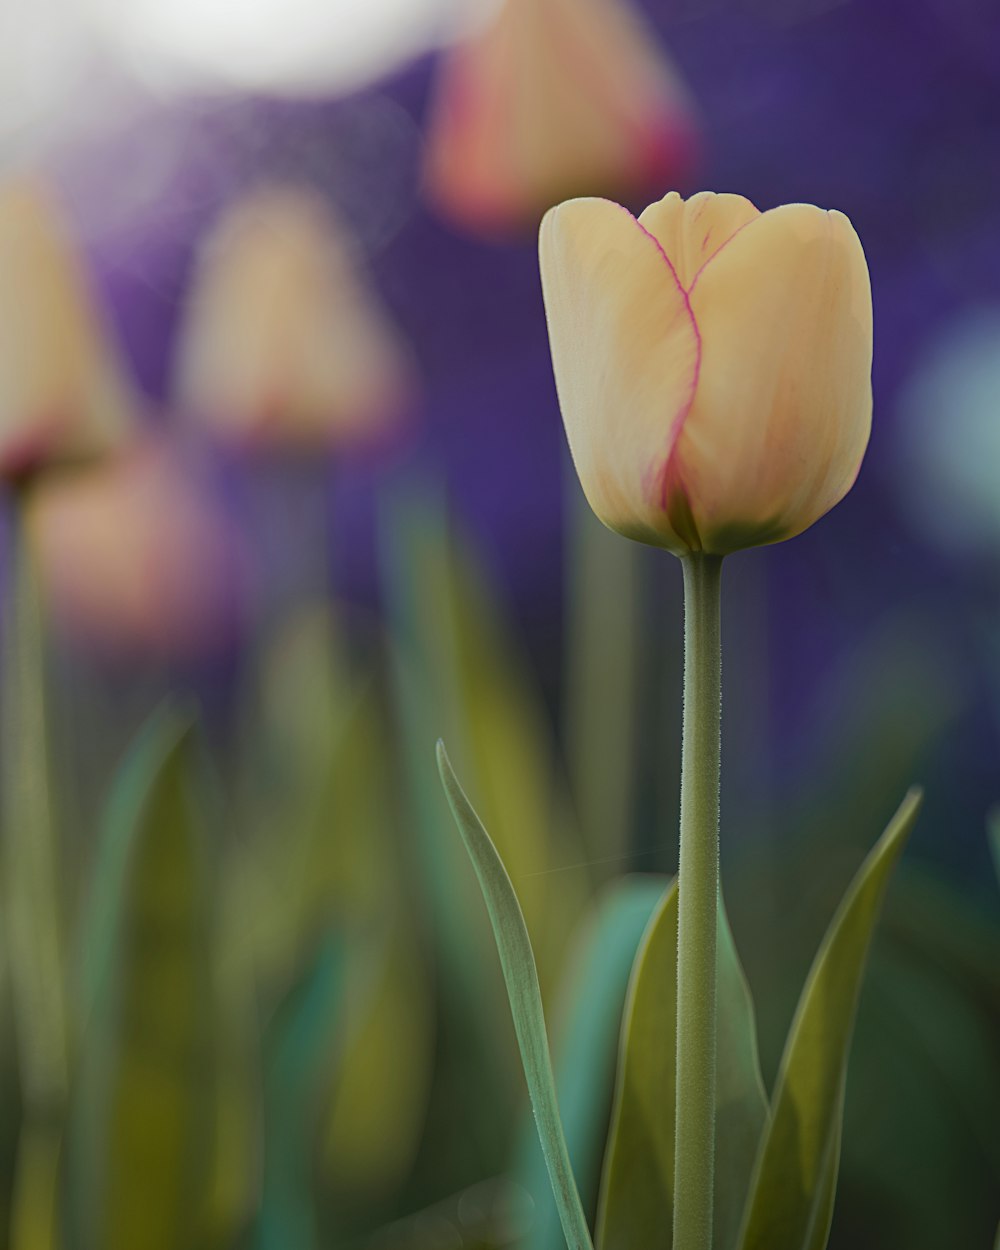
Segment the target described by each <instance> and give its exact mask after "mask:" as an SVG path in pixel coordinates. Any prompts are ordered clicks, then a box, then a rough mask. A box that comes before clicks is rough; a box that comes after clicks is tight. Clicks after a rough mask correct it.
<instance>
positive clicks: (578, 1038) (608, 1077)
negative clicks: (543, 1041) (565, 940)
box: [518, 876, 664, 1250]
mask: <svg viewBox="0 0 1000 1250" xmlns="http://www.w3.org/2000/svg"><path fill="white" fill-rule="evenodd" d="M663 888H664V882H663V878H661V877H654V876H647V877H642V876H632V877H626V878H624V879H623V880H621V881H617V882H615V883H614V884H613V885H611V886H610V887H609V888H607V889H606V890H605V891H604V892H603V895H602V897H601V898H600V899H599V900H598V901H597V902H596V903H595V904H594V906H593V908H592V910H591V913H590V915H589V916H588V917H587V918H586V921H585V922H584V924H583V926H582V932H581V934H580V935H579V937H578V939H577V942H576V946H575V949H574V951H573V953H572V955H571V964H570V967H569V969H568V971H567V975H566V980H565V982H564V988H563V991H562V993H561V994H560V997H559V1001H558V1002H557V1005H556V1017H557V1019H558V1021H559V1028H558V1029H557V1030H556V1039H557V1044H556V1048H555V1052H556V1053H555V1073H556V1089H557V1091H558V1094H559V1106H560V1108H561V1111H562V1120H563V1127H564V1129H565V1133H566V1141H567V1145H568V1148H569V1154H570V1160H571V1162H572V1164H573V1172H574V1175H575V1176H576V1178H577V1181H578V1184H579V1187H580V1191H581V1197H582V1201H583V1205H584V1209H585V1210H587V1211H592V1210H593V1209H594V1207H595V1206H596V1202H597V1189H598V1183H599V1180H600V1168H601V1158H602V1156H603V1153H604V1143H605V1139H606V1137H607V1129H608V1113H609V1110H610V1107H611V1099H612V1094H613V1092H614V1077H615V1067H616V1058H617V1053H618V1036H619V1033H620V1032H621V1018H622V1011H623V1009H624V1006H625V994H626V991H627V989H628V982H629V976H630V974H631V971H632V965H633V964H634V962H635V955H636V950H637V949H638V946H639V943H640V941H641V939H642V936H643V933H644V932H645V930H646V926H647V925H648V924H649V918H650V916H651V915H652V914H653V911H654V910H655V909H656V906H657V904H658V903H659V901H660V899H661V898H662V897H663ZM526 1136H527V1135H526ZM518 1175H519V1176H520V1178H521V1180H522V1183H523V1185H524V1188H525V1189H526V1190H527V1192H528V1194H530V1196H531V1198H532V1201H533V1202H534V1212H535V1214H534V1219H533V1220H532V1223H531V1228H530V1231H529V1232H528V1233H527V1234H526V1236H525V1237H524V1239H523V1243H522V1246H523V1250H551V1247H552V1246H553V1245H558V1244H559V1213H558V1211H557V1210H556V1206H555V1202H554V1200H553V1197H552V1190H551V1186H550V1185H549V1182H548V1176H547V1174H546V1170H545V1162H544V1159H543V1158H542V1155H541V1152H540V1150H539V1145H538V1138H537V1134H536V1133H535V1131H534V1126H533V1125H532V1126H530V1137H529V1138H528V1139H527V1140H526V1141H525V1143H524V1145H523V1147H522V1152H521V1160H520V1166H519V1168H518Z"/></svg>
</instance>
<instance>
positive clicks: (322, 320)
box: [176, 187, 413, 451]
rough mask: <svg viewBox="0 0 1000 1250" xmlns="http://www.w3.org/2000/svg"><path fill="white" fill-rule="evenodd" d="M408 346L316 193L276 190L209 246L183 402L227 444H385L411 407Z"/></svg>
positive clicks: (197, 283) (229, 220)
mask: <svg viewBox="0 0 1000 1250" xmlns="http://www.w3.org/2000/svg"><path fill="white" fill-rule="evenodd" d="M412 389H413V366H412V362H411V359H410V354H409V351H408V349H407V347H406V345H405V343H404V341H403V340H402V338H401V336H400V335H399V333H398V332H397V331H396V329H395V327H394V326H393V325H392V323H391V321H390V319H389V317H388V315H387V314H386V312H385V311H384V310H383V309H382V307H381V306H380V304H379V301H378V299H377V297H376V295H375V293H374V292H373V291H372V290H371V289H370V287H369V285H368V282H367V279H366V277H365V275H364V273H363V269H362V266H361V263H360V258H359V256H358V255H357V253H356V250H355V248H354V247H353V245H352V241H351V239H350V237H349V236H348V235H347V233H346V230H345V227H344V226H343V225H342V224H341V223H340V222H339V221H338V220H337V219H336V217H335V216H334V213H333V210H332V208H331V207H330V206H329V205H328V204H327V203H326V202H325V201H324V200H323V199H322V198H321V197H320V196H319V195H317V194H315V193H312V192H310V191H307V190H299V189H291V188H279V187H274V188H267V189H262V190H259V191H256V192H254V193H252V194H250V195H249V196H247V198H245V199H243V200H241V201H239V202H237V203H236V204H235V206H234V207H232V208H231V209H230V210H229V211H228V212H227V213H226V214H224V216H223V217H222V220H221V221H220V222H219V224H218V226H217V228H216V229H215V230H214V232H212V234H211V235H210V237H209V238H208V240H207V242H206V243H205V245H204V247H203V249H202V252H201V256H200V260H199V263H198V266H197V271H196V274H195V277H194V281H193V285H192V287H191V291H190V298H189V303H188V307H187V311H186V318H185V322H184V326H183V330H182V334H181V343H180V348H179V355H178V361H177V373H176V399H177V403H178V405H179V406H180V408H181V409H182V410H183V411H184V412H185V413H186V414H188V415H189V416H190V417H191V420H192V421H196V422H199V423H202V424H203V425H204V427H205V428H207V429H208V430H209V431H210V432H211V434H212V435H213V436H214V437H215V438H217V439H218V440H219V441H220V442H223V443H228V444H231V445H237V446H245V447H261V446H265V447H286V448H288V449H294V450H299V451H318V450H323V449H333V448H337V447H342V446H344V445H345V444H357V443H363V444H370V443H378V442H380V441H381V440H382V439H384V438H385V437H387V436H388V435H390V434H391V433H392V432H393V431H394V430H395V429H396V428H397V427H398V425H399V423H400V421H401V418H402V417H403V416H404V415H405V412H406V409H407V406H408V403H409V400H410V396H411V394H412Z"/></svg>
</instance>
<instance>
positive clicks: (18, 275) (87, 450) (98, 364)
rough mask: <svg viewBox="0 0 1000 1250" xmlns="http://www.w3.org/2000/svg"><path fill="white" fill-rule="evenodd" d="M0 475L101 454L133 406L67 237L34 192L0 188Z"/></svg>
mask: <svg viewBox="0 0 1000 1250" xmlns="http://www.w3.org/2000/svg"><path fill="white" fill-rule="evenodd" d="M0 274H2V281H0V476H3V477H5V478H7V479H17V478H22V477H25V476H27V475H30V474H32V473H33V472H35V471H36V470H37V469H39V468H42V467H44V466H46V465H49V464H52V463H55V462H65V461H74V460H82V459H86V458H89V457H91V456H94V455H97V454H100V453H102V452H105V451H107V450H108V449H110V448H111V447H113V446H114V445H115V443H117V442H118V441H119V440H120V439H121V438H122V437H123V435H124V434H125V433H126V431H127V430H128V427H129V424H130V421H131V417H132V412H133V406H134V401H133V397H132V395H131V393H130V388H129V384H128V383H127V381H126V378H125V374H124V373H123V370H122V366H121V362H120V360H119V358H118V355H117V351H116V349H115V347H114V346H113V345H112V342H111V341H110V339H109V337H108V335H107V334H106V332H105V326H104V322H103V318H102V316H101V313H100V310H99V309H98V307H97V305H96V304H95V302H94V300H93V298H92V296H91V292H90V290H89V287H88V282H87V278H86V274H85V273H84V270H83V267H82V263H81V261H80V260H79V258H78V257H77V256H76V254H75V250H74V246H73V241H72V237H71V235H70V233H69V231H68V228H67V226H66V225H65V224H64V222H63V221H62V219H61V217H60V214H59V212H58V210H57V209H56V207H55V205H54V204H53V203H52V202H51V200H50V198H49V196H48V195H47V193H46V191H45V190H44V188H43V187H42V186H41V185H35V184H33V183H31V182H29V181H19V180H12V181H9V182H7V183H6V184H3V185H0Z"/></svg>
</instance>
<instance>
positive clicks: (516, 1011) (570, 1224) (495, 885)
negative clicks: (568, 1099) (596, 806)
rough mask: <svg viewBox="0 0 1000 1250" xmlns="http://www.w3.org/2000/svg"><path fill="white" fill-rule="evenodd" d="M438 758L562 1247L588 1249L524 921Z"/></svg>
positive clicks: (490, 848) (491, 850)
mask: <svg viewBox="0 0 1000 1250" xmlns="http://www.w3.org/2000/svg"><path fill="white" fill-rule="evenodd" d="M437 757H438V768H439V770H440V773H441V781H442V783H443V785H444V788H445V793H446V794H447V796H448V803H449V805H450V807H451V810H452V814H453V815H454V817H455V823H456V824H457V825H458V828H459V832H460V833H461V835H462V840H463V841H464V843H465V847H466V850H467V851H468V852H469V856H470V858H471V859H472V863H473V867H474V868H475V870H476V876H477V877H478V878H479V884H480V886H481V888H482V891H483V898H484V899H485V901H486V908H487V911H488V912H489V916H490V921H491V923H492V926H493V933H494V935H495V937H496V943H497V949H498V951H499V954H500V963H501V966H502V968H503V974H504V980H505V981H506V983H507V992H508V995H509V998H510V1007H511V1013H512V1015H513V1017H514V1029H515V1032H516V1033H517V1040H518V1044H519V1046H520V1048H521V1058H522V1061H523V1064H524V1075H525V1078H526V1080H527V1083H528V1093H529V1095H530V1096H531V1105H532V1108H533V1110H534V1113H535V1121H536V1124H537V1126H538V1136H539V1139H540V1141H541V1145H542V1152H543V1154H544V1155H545V1161H546V1164H547V1166H548V1170H549V1179H550V1181H551V1183H552V1189H553V1192H554V1194H555V1200H556V1204H557V1206H558V1208H559V1214H560V1218H561V1220H562V1225H563V1233H564V1236H565V1238H566V1243H567V1245H568V1247H569V1250H592V1243H591V1239H590V1232H589V1230H588V1228H587V1220H586V1217H585V1216H584V1213H583V1208H582V1206H581V1205H580V1195H579V1193H578V1192H577V1188H576V1182H575V1180H574V1178H573V1169H572V1166H571V1164H570V1160H569V1152H568V1150H567V1148H566V1138H565V1136H564V1134H563V1127H562V1122H561V1120H560V1118H559V1104H558V1101H557V1098H556V1088H555V1079H554V1077H553V1074H552V1063H551V1060H550V1057H549V1046H548V1039H547V1036H546V1032H545V1017H544V1013H543V1011H542V996H541V992H540V990H539V985H538V973H537V971H536V969H535V957H534V954H533V953H532V949H531V939H530V938H529V937H528V930H527V927H526V925H525V923H524V916H523V914H522V912H521V907H520V904H519V903H518V901H517V895H516V894H515V893H514V888H513V886H512V885H511V883H510V877H509V876H508V875H507V871H506V869H505V868H504V866H503V862H502V861H501V859H500V856H499V855H498V854H497V851H496V847H494V845H493V843H492V842H491V841H490V838H489V835H488V834H487V832H486V830H485V829H484V828H483V826H482V823H481V822H480V820H479V817H478V816H477V815H476V813H475V811H474V809H473V807H472V805H471V803H470V802H469V800H468V799H467V798H466V796H465V793H464V792H463V790H462V787H461V786H460V785H459V784H458V780H457V778H456V777H455V774H454V772H453V771H452V768H451V765H450V763H449V762H448V757H447V755H446V754H445V750H444V746H443V745H442V743H440V742H439V743H438V748H437Z"/></svg>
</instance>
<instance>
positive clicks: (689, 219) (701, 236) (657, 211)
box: [639, 191, 760, 290]
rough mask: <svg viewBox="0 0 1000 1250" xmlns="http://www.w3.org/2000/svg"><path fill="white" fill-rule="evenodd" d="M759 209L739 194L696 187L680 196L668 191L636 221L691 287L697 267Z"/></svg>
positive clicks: (740, 228)
mask: <svg viewBox="0 0 1000 1250" xmlns="http://www.w3.org/2000/svg"><path fill="white" fill-rule="evenodd" d="M759 216H760V212H759V211H758V210H757V209H756V208H755V207H754V206H753V204H751V203H750V201H749V200H748V199H745V198H744V197H743V196H742V195H717V194H716V193H715V192H714V191H699V192H698V194H697V195H692V196H691V198H690V199H689V200H682V199H681V197H680V196H679V195H678V194H677V192H676V191H671V192H670V193H669V194H668V195H665V196H664V197H663V199H662V200H657V202H656V203H655V204H650V206H649V207H648V208H647V209H645V210H644V211H643V212H642V213H641V214H640V216H639V222H640V224H641V225H642V226H644V227H645V228H646V229H647V230H648V231H649V233H650V234H653V235H655V236H656V238H657V239H658V240H659V243H660V246H661V247H662V248H663V250H664V251H665V252H666V254H667V255H668V256H669V257H670V263H671V264H672V265H673V267H674V269H675V270H676V272H677V277H678V278H679V279H680V282H681V285H682V286H683V287H684V289H685V290H690V288H691V286H692V284H693V283H694V282H695V280H696V278H697V275H698V272H699V270H700V269H701V268H702V266H703V265H705V264H706V263H707V262H708V261H709V260H711V259H712V257H713V256H714V255H715V254H716V253H717V252H718V251H719V250H720V249H721V248H723V247H725V245H726V244H727V243H728V242H729V240H730V239H731V238H732V237H733V236H734V235H735V234H736V233H737V232H738V231H739V230H742V228H743V227H744V226H745V225H747V224H748V223H749V222H751V221H754V220H755V219H756V218H757V217H759Z"/></svg>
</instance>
